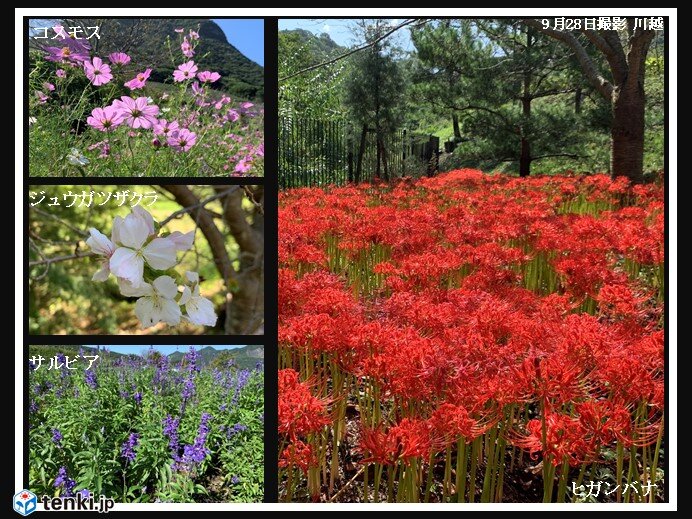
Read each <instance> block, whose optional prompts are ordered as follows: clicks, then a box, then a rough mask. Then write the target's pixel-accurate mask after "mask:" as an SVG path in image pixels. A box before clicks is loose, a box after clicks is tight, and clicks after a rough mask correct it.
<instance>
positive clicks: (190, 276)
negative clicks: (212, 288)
mask: <svg viewBox="0 0 692 519" xmlns="http://www.w3.org/2000/svg"><path fill="white" fill-rule="evenodd" d="M185 277H186V278H187V280H188V281H189V282H190V283H192V284H193V285H194V284H195V283H199V274H198V273H197V272H192V271H190V270H188V271H187V272H185Z"/></svg>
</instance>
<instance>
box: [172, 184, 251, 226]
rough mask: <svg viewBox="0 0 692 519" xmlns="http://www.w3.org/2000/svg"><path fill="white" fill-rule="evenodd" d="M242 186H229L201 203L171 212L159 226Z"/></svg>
mask: <svg viewBox="0 0 692 519" xmlns="http://www.w3.org/2000/svg"><path fill="white" fill-rule="evenodd" d="M161 187H163V188H164V189H167V186H161ZM241 187H243V186H231V187H227V188H226V189H223V190H222V191H217V193H216V194H215V195H212V196H210V197H208V198H205V199H204V200H202V201H201V202H199V203H197V204H195V205H193V206H190V207H183V208H182V209H180V210H179V211H176V212H175V213H171V214H170V215H168V216H167V217H166V218H164V219H163V221H162V222H160V223H159V226H160V227H163V226H164V225H166V224H167V223H168V222H170V221H171V220H173V219H175V218H180V217H181V216H183V215H184V214H187V213H189V212H190V211H194V210H195V209H199V208H201V207H204V206H205V205H207V204H208V203H210V202H213V201H214V200H218V199H219V198H223V197H225V196H226V195H230V194H231V193H233V192H234V191H237V190H239V189H241ZM181 205H182V204H181ZM207 212H209V213H211V212H212V211H208V210H207Z"/></svg>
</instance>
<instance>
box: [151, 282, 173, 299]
mask: <svg viewBox="0 0 692 519" xmlns="http://www.w3.org/2000/svg"><path fill="white" fill-rule="evenodd" d="M153 284H154V289H156V291H157V292H158V293H159V294H161V295H162V296H163V297H165V298H166V299H173V298H174V297H175V296H177V295H178V285H177V284H176V282H175V281H174V280H173V278H172V277H171V276H159V277H157V278H156V279H155V280H154V283H153Z"/></svg>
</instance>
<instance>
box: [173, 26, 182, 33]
mask: <svg viewBox="0 0 692 519" xmlns="http://www.w3.org/2000/svg"><path fill="white" fill-rule="evenodd" d="M173 30H174V31H175V32H177V33H183V32H185V29H183V28H182V27H178V28H177V29H173Z"/></svg>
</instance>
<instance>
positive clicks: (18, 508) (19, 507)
mask: <svg viewBox="0 0 692 519" xmlns="http://www.w3.org/2000/svg"><path fill="white" fill-rule="evenodd" d="M36 502H37V499H36V494H34V493H33V492H30V491H29V490H26V489H25V490H22V491H21V492H17V493H16V494H15V495H14V503H13V505H14V511H15V512H17V513H18V514H22V515H29V514H30V513H32V512H35V511H36Z"/></svg>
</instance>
